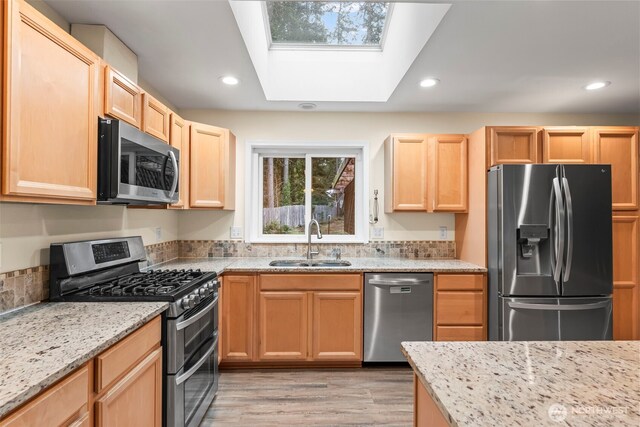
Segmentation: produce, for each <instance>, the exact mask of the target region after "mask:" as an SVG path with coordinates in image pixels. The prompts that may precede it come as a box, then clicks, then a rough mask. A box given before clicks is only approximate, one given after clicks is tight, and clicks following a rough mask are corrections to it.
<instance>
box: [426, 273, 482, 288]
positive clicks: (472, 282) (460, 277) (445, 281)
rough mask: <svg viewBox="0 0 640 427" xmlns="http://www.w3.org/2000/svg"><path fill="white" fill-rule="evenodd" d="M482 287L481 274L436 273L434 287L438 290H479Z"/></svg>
mask: <svg viewBox="0 0 640 427" xmlns="http://www.w3.org/2000/svg"><path fill="white" fill-rule="evenodd" d="M483 288H484V275H482V274H438V275H436V289H437V290H439V291H481V290H482V289H483Z"/></svg>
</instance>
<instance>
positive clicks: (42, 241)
mask: <svg viewBox="0 0 640 427" xmlns="http://www.w3.org/2000/svg"><path fill="white" fill-rule="evenodd" d="M157 227H159V228H160V229H161V238H160V239H156V228H157ZM138 235H141V236H142V239H143V241H144V243H145V245H150V244H153V243H159V242H165V241H170V240H176V239H177V238H178V218H177V212H176V211H165V210H158V209H127V208H125V207H122V206H62V205H60V206H51V205H32V204H26V203H0V273H2V272H6V271H13V270H17V269H22V268H27V267H34V266H37V265H41V264H49V251H48V249H49V245H50V244H51V243H54V242H69V241H74V240H86V239H99V238H105V237H122V236H138Z"/></svg>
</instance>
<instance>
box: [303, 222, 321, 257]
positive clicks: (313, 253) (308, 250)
mask: <svg viewBox="0 0 640 427" xmlns="http://www.w3.org/2000/svg"><path fill="white" fill-rule="evenodd" d="M313 224H315V225H316V237H317V238H318V239H322V232H321V231H320V224H319V223H318V221H317V220H315V219H312V220H311V222H310V223H309V235H308V237H309V243H308V245H307V259H309V260H310V259H313V256H314V255H318V254H319V253H320V252H318V251H311V228H312V227H313Z"/></svg>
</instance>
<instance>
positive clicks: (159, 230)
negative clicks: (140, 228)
mask: <svg viewBox="0 0 640 427" xmlns="http://www.w3.org/2000/svg"><path fill="white" fill-rule="evenodd" d="M160 240H162V228H161V227H156V241H157V242H159V241H160Z"/></svg>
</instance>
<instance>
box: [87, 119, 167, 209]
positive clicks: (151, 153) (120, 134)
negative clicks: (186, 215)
mask: <svg viewBox="0 0 640 427" xmlns="http://www.w3.org/2000/svg"><path fill="white" fill-rule="evenodd" d="M179 159H180V152H179V151H178V150H177V149H176V148H174V147H171V146H170V145H169V144H167V143H165V142H164V141H161V140H159V139H158V138H155V137H153V136H151V135H148V134H146V133H144V132H142V131H140V130H139V129H136V128H135V127H133V126H131V125H129V124H127V123H125V122H123V121H121V120H115V119H103V120H101V122H100V139H99V167H98V180H99V183H98V187H99V200H100V201H107V202H110V203H130V204H151V203H174V202H177V201H178V198H179V195H178V179H179V173H178V171H179Z"/></svg>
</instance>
